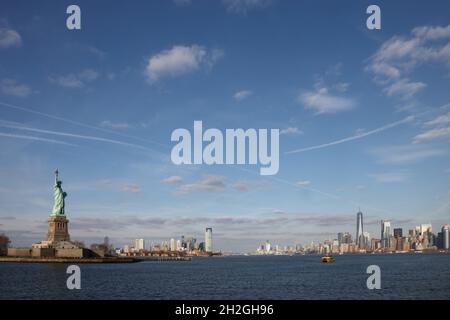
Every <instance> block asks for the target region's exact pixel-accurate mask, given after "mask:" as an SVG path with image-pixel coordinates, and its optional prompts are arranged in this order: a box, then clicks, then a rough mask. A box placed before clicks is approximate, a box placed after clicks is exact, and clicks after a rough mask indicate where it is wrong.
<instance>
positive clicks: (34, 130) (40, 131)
mask: <svg viewBox="0 0 450 320" xmlns="http://www.w3.org/2000/svg"><path fill="white" fill-rule="evenodd" d="M0 127H4V128H10V129H17V130H25V131H32V132H38V133H44V134H51V135H57V136H63V137H70V138H77V139H84V140H93V141H100V142H107V143H113V144H118V145H122V146H127V147H134V148H139V149H143V150H151V149H149V148H147V147H143V146H140V145H137V144H133V143H128V142H123V141H118V140H112V139H106V138H100V137H95V136H85V135H80V134H73V133H67V132H60V131H51V130H44V129H37V128H31V127H25V126H22V125H12V124H4V123H0Z"/></svg>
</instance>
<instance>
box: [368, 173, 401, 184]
mask: <svg viewBox="0 0 450 320" xmlns="http://www.w3.org/2000/svg"><path fill="white" fill-rule="evenodd" d="M369 176H370V177H372V178H374V179H375V180H376V181H377V182H381V183H391V182H403V181H405V180H406V179H408V177H409V174H408V173H406V172H384V173H376V174H371V175H369Z"/></svg>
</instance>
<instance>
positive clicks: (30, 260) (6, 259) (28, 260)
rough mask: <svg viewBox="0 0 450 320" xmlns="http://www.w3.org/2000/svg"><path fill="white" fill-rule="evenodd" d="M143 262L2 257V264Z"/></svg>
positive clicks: (110, 259)
mask: <svg viewBox="0 0 450 320" xmlns="http://www.w3.org/2000/svg"><path fill="white" fill-rule="evenodd" d="M140 261H141V260H139V259H135V258H23V257H0V263H1V262H15V263H70V264H77V263H134V262H140Z"/></svg>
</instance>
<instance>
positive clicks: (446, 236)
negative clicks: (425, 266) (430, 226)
mask: <svg viewBox="0 0 450 320" xmlns="http://www.w3.org/2000/svg"><path fill="white" fill-rule="evenodd" d="M441 232H442V248H443V249H445V250H449V249H450V225H448V224H446V225H444V226H443V227H442V230H441Z"/></svg>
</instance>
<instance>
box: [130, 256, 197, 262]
mask: <svg viewBox="0 0 450 320" xmlns="http://www.w3.org/2000/svg"><path fill="white" fill-rule="evenodd" d="M136 259H138V260H139V261H191V260H192V257H168V256H143V257H136Z"/></svg>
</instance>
